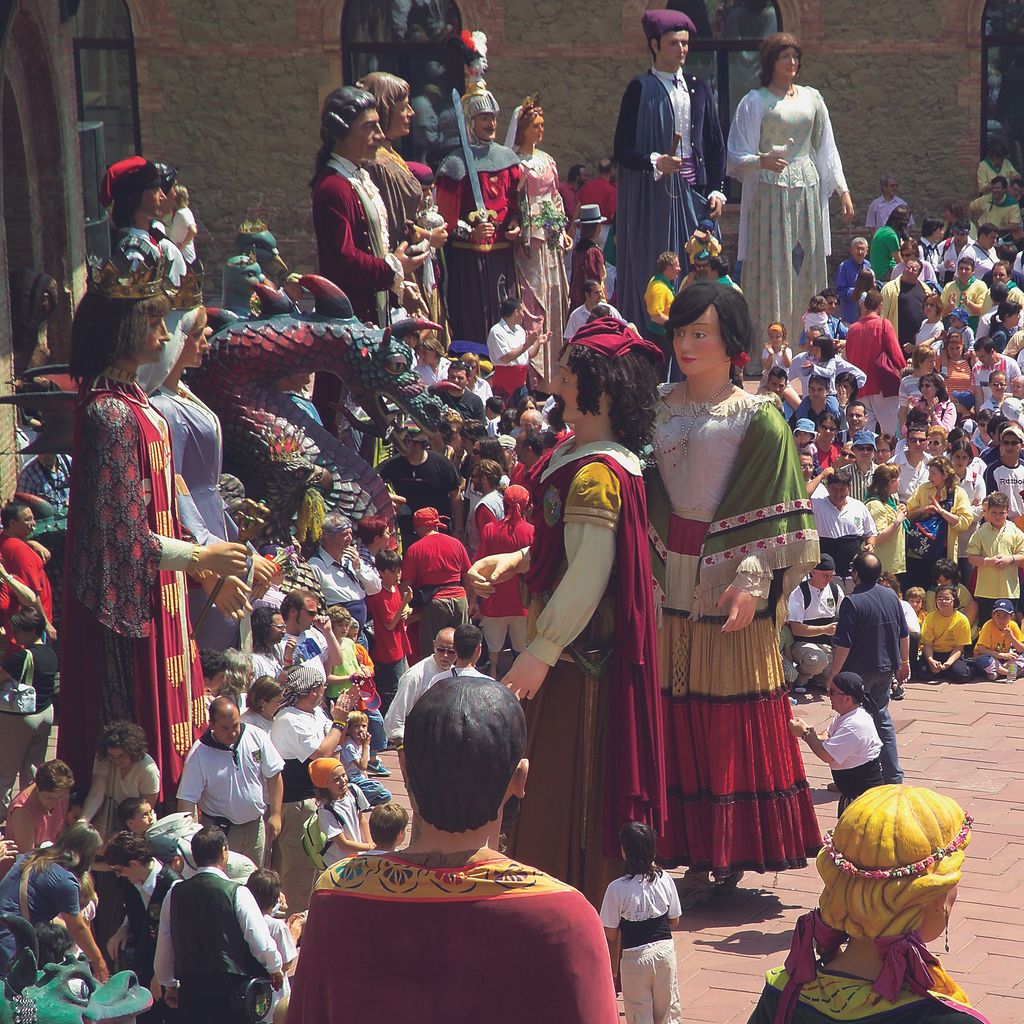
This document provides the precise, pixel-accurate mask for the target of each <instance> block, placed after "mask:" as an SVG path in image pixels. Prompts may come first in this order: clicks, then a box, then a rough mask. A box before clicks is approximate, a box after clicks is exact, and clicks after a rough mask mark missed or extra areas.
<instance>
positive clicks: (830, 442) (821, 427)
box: [814, 412, 852, 470]
mask: <svg viewBox="0 0 1024 1024" xmlns="http://www.w3.org/2000/svg"><path fill="white" fill-rule="evenodd" d="M838 437H839V417H838V416H834V415H833V414H832V413H830V412H826V413H823V414H822V415H821V416H820V417H819V419H818V429H817V432H816V433H815V435H814V456H815V459H816V461H817V463H818V465H819V466H820V467H821V468H822V469H828V468H830V467H831V468H832V469H837V470H838V469H841V468H843V467H844V466H845V465H846V463H847V462H848V461H852V456H851V457H850V458H847V453H846V452H845V451H844V450H843V448H842V447H841V446H840V444H839V441H838V440H837V438H838Z"/></svg>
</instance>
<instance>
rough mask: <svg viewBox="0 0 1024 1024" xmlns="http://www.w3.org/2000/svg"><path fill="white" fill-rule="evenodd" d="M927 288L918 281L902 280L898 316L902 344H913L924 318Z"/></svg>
mask: <svg viewBox="0 0 1024 1024" xmlns="http://www.w3.org/2000/svg"><path fill="white" fill-rule="evenodd" d="M924 299H925V290H924V288H922V287H921V285H920V284H919V283H917V282H915V283H914V284H907V283H906V282H905V281H900V297H899V305H898V307H897V308H898V310H899V312H898V316H899V321H900V329H899V342H900V345H913V344H914V339H915V338H916V337H917V332H918V331H919V330H920V329H921V321H922V320H923V319H924Z"/></svg>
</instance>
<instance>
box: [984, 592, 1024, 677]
mask: <svg viewBox="0 0 1024 1024" xmlns="http://www.w3.org/2000/svg"><path fill="white" fill-rule="evenodd" d="M1022 654H1024V633H1021V631H1020V626H1018V625H1017V623H1016V622H1014V621H1013V602H1012V601H1011V600H1010V599H1009V598H1006V597H1002V598H1000V599H999V600H998V601H996V602H995V604H993V605H992V618H991V619H989V620H988V622H986V623H985V625H984V626H982V627H981V633H980V634H979V636H978V642H977V643H976V644H975V645H974V655H975V661H976V662H977V663H978V666H979V668H981V667H983V668H984V669H985V674H986V675H987V676H988V677H989V678H990V679H994V678H995V677H996V676H997V675H999V676H1006V675H1007V674H1008V672H1009V669H1010V666H1011V665H1012V664H1014V663H1015V662H1017V661H1018V659H1019V658H1020V656H1021V655H1022ZM983 659H988V660H989V661H990V662H991V664H983Z"/></svg>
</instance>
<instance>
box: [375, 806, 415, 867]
mask: <svg viewBox="0 0 1024 1024" xmlns="http://www.w3.org/2000/svg"><path fill="white" fill-rule="evenodd" d="M408 827H409V812H408V811H407V810H406V809H405V808H404V807H403V806H402V805H401V804H396V803H395V802H394V801H392V802H391V803H388V804H379V805H378V806H377V807H374V809H373V810H372V811H371V812H370V838H371V839H372V840H373V849H372V850H371V851H370V853H371V854H373V853H394V851H395V850H397V849H398V848H399V847H400V846H401V845H402V843H404V842H405V833H406V830H407V829H408Z"/></svg>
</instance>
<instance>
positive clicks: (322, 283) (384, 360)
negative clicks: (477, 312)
mask: <svg viewBox="0 0 1024 1024" xmlns="http://www.w3.org/2000/svg"><path fill="white" fill-rule="evenodd" d="M301 284H302V287H303V288H306V289H307V290H308V291H310V292H311V293H312V294H313V296H314V297H315V299H316V313H317V314H318V315H320V316H323V315H324V310H325V309H327V310H329V312H328V313H327V316H328V317H331V318H333V317H334V316H337V313H336V312H335V310H339V309H344V305H343V304H347V299H346V298H345V295H344V293H343V292H342V291H341V290H340V289H339V288H338V287H337V286H336V285H334V284H332V283H331V282H330V281H328V280H327V279H326V278H323V277H317V276H316V275H314V274H307V275H305V276H304V277H303V278H302V279H301ZM344 330H345V331H347V332H348V334H349V335H350V336H351V345H350V346H349V347H348V348H347V350H346V352H345V354H344V356H343V367H342V368H343V370H344V371H345V373H344V377H343V379H344V381H345V385H346V387H347V388H348V390H349V391H350V392H351V394H352V397H353V398H354V400H355V401H356V403H357V404H358V405H359V406H360V407H361V408H362V409H363V410H364V411H365V412H366V414H367V415H368V416H369V418H370V422H371V423H372V424H373V426H374V427H375V428H376V430H377V432H379V433H380V434H381V435H384V434H386V433H387V432H388V430H389V429H390V428H391V425H392V417H391V415H390V414H389V412H388V409H387V405H386V404H385V401H384V399H390V400H391V401H392V402H393V403H394V404H395V405H396V406H398V408H399V409H400V410H401V411H402V412H404V413H405V414H406V415H407V416H411V417H412V418H413V419H414V420H415V421H416V422H417V423H419V425H420V426H421V427H423V429H424V430H429V431H434V430H438V429H440V427H441V424H442V422H443V420H444V409H445V407H444V405H443V404H442V403H441V402H440V401H438V399H436V398H435V397H434V396H433V395H431V394H430V393H429V392H428V391H427V389H426V388H425V387H424V386H423V382H422V381H421V380H420V375H419V374H418V373H417V372H416V370H415V368H414V365H413V353H412V349H411V348H410V347H409V345H408V344H407V343H406V341H405V339H406V338H408V337H409V335H411V334H413V333H415V332H417V331H439V330H441V328H440V327H439V326H438V325H437V324H435V323H431V322H430V321H429V320H416V319H410V320H402V321H400V322H399V323H398V324H396V325H395V326H394V327H393V328H391V327H388V328H385V329H384V330H383V331H382V330H381V329H380V328H378V327H372V326H370V325H368V324H362V323H359V322H358V321H357V320H355V318H352V319H351V320H346V321H345V322H344Z"/></svg>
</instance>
